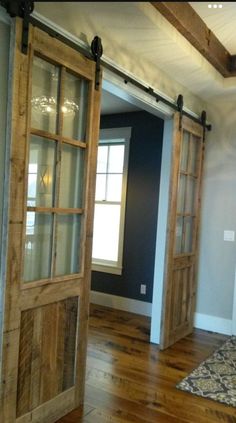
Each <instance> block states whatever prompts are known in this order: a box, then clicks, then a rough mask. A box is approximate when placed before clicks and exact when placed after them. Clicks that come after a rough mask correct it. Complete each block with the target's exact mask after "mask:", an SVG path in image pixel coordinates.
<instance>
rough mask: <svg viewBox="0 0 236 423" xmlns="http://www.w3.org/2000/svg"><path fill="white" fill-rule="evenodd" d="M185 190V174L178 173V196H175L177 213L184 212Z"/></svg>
mask: <svg viewBox="0 0 236 423" xmlns="http://www.w3.org/2000/svg"><path fill="white" fill-rule="evenodd" d="M185 190H186V176H185V175H180V177H179V186H178V196H177V213H183V212H184V203H185Z"/></svg>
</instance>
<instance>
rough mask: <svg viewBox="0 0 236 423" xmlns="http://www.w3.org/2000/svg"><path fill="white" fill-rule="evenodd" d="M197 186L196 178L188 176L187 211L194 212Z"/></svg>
mask: <svg viewBox="0 0 236 423" xmlns="http://www.w3.org/2000/svg"><path fill="white" fill-rule="evenodd" d="M195 188H196V179H195V178H193V177H191V176H188V178H187V195H186V202H185V212H186V213H191V214H193V213H194V201H195Z"/></svg>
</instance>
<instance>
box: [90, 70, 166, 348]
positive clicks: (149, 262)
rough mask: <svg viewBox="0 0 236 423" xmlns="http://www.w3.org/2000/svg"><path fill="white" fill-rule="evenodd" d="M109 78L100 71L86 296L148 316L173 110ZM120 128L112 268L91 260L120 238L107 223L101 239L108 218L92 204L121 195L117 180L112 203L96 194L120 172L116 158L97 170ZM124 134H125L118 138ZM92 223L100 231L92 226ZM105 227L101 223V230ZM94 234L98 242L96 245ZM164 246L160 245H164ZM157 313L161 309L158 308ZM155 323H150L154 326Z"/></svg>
mask: <svg viewBox="0 0 236 423" xmlns="http://www.w3.org/2000/svg"><path fill="white" fill-rule="evenodd" d="M111 78H113V79H114V78H116V77H115V76H112V77H111V75H108V76H107V77H106V74H105V77H104V81H103V90H102V104H101V123H100V143H99V149H100V150H101V151H100V153H99V155H100V156H99V157H98V167H97V183H96V200H95V219H94V246H93V252H94V257H93V265H92V270H93V272H92V281H91V297H90V298H91V302H92V303H95V304H100V305H105V306H109V307H111V308H115V309H121V310H126V311H130V312H134V313H137V314H143V315H146V316H149V317H151V318H152V320H153V318H154V317H153V316H152V309H153V307H154V308H155V310H156V305H155V304H153V292H154V291H155V292H156V288H155V287H154V285H155V279H156V276H155V269H156V260H157V252H156V248H157V223H158V215H159V214H160V212H159V208H160V202H159V193H160V181H161V167H162V151H163V150H162V146H163V134H164V124H165V122H164V119H165V118H170V117H171V115H172V114H173V112H172V111H171V112H170V111H169V110H168V111H162V110H160V109H159V107H157V105H156V104H152V102H153V99H152V98H149V97H148V96H145V94H143V93H139V92H138V90H137V89H135V91H137V92H135V91H133V92H132V90H133V88H131V87H126V86H125V88H124V86H122V85H124V83H123V81H122V82H121V81H118V77H117V81H116V83H114V80H113V81H112V82H111ZM122 130H123V131H124V130H126V133H127V132H128V136H127V137H126V140H125V143H128V144H129V148H127V150H128V154H127V156H125V154H124V156H123V159H124V163H125V161H126V164H127V167H125V166H124V174H123V179H124V180H125V184H124V180H123V184H122V185H123V189H124V185H126V193H125V203H124V204H123V225H122V215H121V219H120V221H119V222H121V225H120V226H121V227H120V228H117V226H119V222H118V223H117V226H116V229H117V230H118V231H119V229H120V231H121V232H122V234H121V239H122V240H123V245H121V246H120V245H118V247H117V251H119V253H120V258H121V260H120V263H119V266H118V267H117V269H116V270H114V266H112V265H111V266H110V268H109V264H107V263H101V262H102V260H101V262H100V263H99V261H98V260H96V258H97V257H96V253H97V255H98V252H99V247H100V255H101V257H102V258H103V259H104V257H103V252H104V251H105V250H109V252H111V249H114V248H110V249H109V247H108V248H107V245H106V242H107V243H108V244H109V241H110V242H111V243H112V242H115V239H117V240H118V239H119V236H116V231H115V230H114V232H115V235H114V237H115V238H114V237H113V238H112V237H111V236H110V235H111V231H112V225H111V228H109V229H108V231H107V232H108V238H106V234H105V232H106V231H105V229H106V228H107V227H108V225H109V223H108V220H109V219H108V216H107V217H105V214H104V217H103V220H104V219H105V221H104V223H103V224H102V218H101V214H102V212H101V211H100V221H99V219H98V217H97V214H98V212H96V207H97V209H99V208H100V209H101V210H102V208H103V209H105V208H107V210H108V208H109V207H110V206H111V205H113V206H114V205H116V206H117V201H115V200H118V199H117V198H114V196H116V193H117V192H119V193H120V194H118V195H120V196H122V194H121V193H122V191H121V190H120V188H119V187H120V185H119V184H118V185H117V181H116V183H115V182H114V184H113V186H112V188H111V200H112V199H113V202H112V201H111V203H112V204H108V203H109V201H104V199H103V200H102V198H100V197H99V195H100V196H101V195H103V196H104V192H105V187H107V185H109V178H110V179H112V178H113V180H114V179H115V177H116V180H118V178H120V175H119V176H118V175H117V174H116V175H114V173H116V172H115V171H116V170H117V169H116V168H117V160H118V159H117V160H116V161H115V163H114V166H115V167H114V172H112V169H111V174H107V173H106V172H105V171H104V169H102V166H103V167H104V166H105V168H109V166H110V164H109V163H108V162H107V163H105V164H104V163H103V164H102V163H101V161H102V160H103V161H104V150H107V151H106V153H105V156H106V160H108V159H107V158H108V156H109V154H108V153H107V152H108V148H112V142H113V141H112V139H111V138H112V136H111V134H112V133H113V134H114V137H113V139H116V140H117V139H118V140H120V141H121V136H120V131H122ZM104 131H105V132H106V131H108V133H109V134H110V135H109V137H110V146H109V142H108V141H109V139H108V138H109V137H108V138H107V140H106V141H107V142H105V143H104ZM116 134H117V135H116ZM124 139H125V137H124V138H123V141H124ZM113 145H114V144H113ZM104 147H105V148H104ZM105 173H106V174H105ZM112 173H113V174H112ZM120 180H121V179H120ZM101 192H102V194H101ZM108 200H109V198H108ZM121 212H122V210H121ZM166 212H167V211H166ZM110 216H111V213H110ZM110 220H112V218H111V219H110ZM118 220H119V219H118ZM96 225H97V226H98V227H99V230H97V227H96ZM104 226H105V228H104V229H103V227H104ZM114 226H115V225H114ZM98 233H99V236H100V239H101V245H99V236H98V235H97V234H98ZM95 243H96V245H95ZM113 247H114V245H113ZM158 248H159V247H158ZM163 248H164V250H165V247H164V246H163ZM95 250H96V251H95ZM159 252H160V251H159ZM108 255H109V254H108ZM108 261H109V257H108ZM160 292H161V291H160ZM160 304H161V302H160ZM160 313H161V308H160V309H159V314H160ZM155 314H156V313H155ZM156 318H157V316H155V318H154V322H155V321H156ZM159 320H160V319H159ZM152 324H153V323H152ZM156 326H157V325H156V324H155V331H156ZM155 335H157V336H158V333H155ZM151 340H152V342H156V340H155V339H154V337H153V336H151ZM156 343H158V342H156Z"/></svg>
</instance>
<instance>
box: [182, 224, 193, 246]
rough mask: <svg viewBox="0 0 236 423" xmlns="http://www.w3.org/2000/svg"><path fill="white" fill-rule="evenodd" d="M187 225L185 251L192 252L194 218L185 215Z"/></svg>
mask: <svg viewBox="0 0 236 423" xmlns="http://www.w3.org/2000/svg"><path fill="white" fill-rule="evenodd" d="M184 226H185V239H184V252H185V253H191V251H192V243H193V241H192V239H193V218H192V217H185V218H184Z"/></svg>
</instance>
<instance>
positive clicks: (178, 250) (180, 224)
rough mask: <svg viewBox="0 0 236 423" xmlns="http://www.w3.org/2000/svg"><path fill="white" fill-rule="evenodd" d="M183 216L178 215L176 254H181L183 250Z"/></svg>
mask: <svg viewBox="0 0 236 423" xmlns="http://www.w3.org/2000/svg"><path fill="white" fill-rule="evenodd" d="M182 237H183V218H182V217H177V221H176V229H175V254H180V253H181V250H182Z"/></svg>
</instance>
